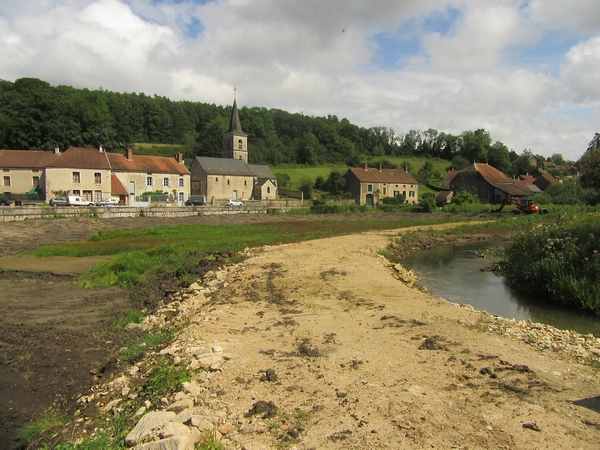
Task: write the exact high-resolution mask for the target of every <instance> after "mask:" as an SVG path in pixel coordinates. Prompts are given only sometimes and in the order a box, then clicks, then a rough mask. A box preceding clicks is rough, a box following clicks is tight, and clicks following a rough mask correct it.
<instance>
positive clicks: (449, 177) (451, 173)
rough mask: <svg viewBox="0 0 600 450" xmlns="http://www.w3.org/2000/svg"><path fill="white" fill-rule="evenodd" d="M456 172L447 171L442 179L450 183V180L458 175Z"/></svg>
mask: <svg viewBox="0 0 600 450" xmlns="http://www.w3.org/2000/svg"><path fill="white" fill-rule="evenodd" d="M458 172H459V171H458V170H449V171H448V172H446V176H445V177H444V181H452V179H453V178H454V177H455V176H456V174H457V173H458Z"/></svg>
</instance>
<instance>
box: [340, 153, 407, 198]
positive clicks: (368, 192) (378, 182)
mask: <svg viewBox="0 0 600 450" xmlns="http://www.w3.org/2000/svg"><path fill="white" fill-rule="evenodd" d="M344 178H345V179H346V188H345V190H346V192H349V193H350V194H351V195H352V198H353V199H354V201H355V202H356V203H357V204H359V205H367V206H377V204H378V203H379V202H380V201H381V200H382V199H383V198H385V197H395V196H396V195H398V194H403V195H404V198H405V202H406V203H417V202H418V199H419V182H418V181H417V180H415V179H414V178H413V176H412V175H411V174H410V173H408V171H406V170H400V169H382V168H381V166H380V167H379V169H373V168H370V167H368V166H367V164H366V163H365V167H364V168H350V169H348V171H347V172H346V173H345V174H344Z"/></svg>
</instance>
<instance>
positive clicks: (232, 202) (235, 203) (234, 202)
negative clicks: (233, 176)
mask: <svg viewBox="0 0 600 450" xmlns="http://www.w3.org/2000/svg"><path fill="white" fill-rule="evenodd" d="M227 206H244V204H243V203H242V202H241V201H240V200H238V199H236V198H232V199H231V200H229V201H228V202H227Z"/></svg>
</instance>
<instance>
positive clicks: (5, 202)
mask: <svg viewBox="0 0 600 450" xmlns="http://www.w3.org/2000/svg"><path fill="white" fill-rule="evenodd" d="M10 205H12V201H10V200H9V199H7V198H4V197H0V206H10Z"/></svg>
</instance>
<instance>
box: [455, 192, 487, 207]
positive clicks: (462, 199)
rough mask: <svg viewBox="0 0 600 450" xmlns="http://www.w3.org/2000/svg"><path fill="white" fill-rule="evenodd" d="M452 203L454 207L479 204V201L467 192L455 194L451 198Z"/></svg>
mask: <svg viewBox="0 0 600 450" xmlns="http://www.w3.org/2000/svg"><path fill="white" fill-rule="evenodd" d="M452 203H454V204H456V205H464V204H470V203H481V201H480V200H479V197H477V196H476V195H473V194H471V193H470V192H469V191H460V192H457V194H456V195H455V196H454V197H452Z"/></svg>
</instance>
